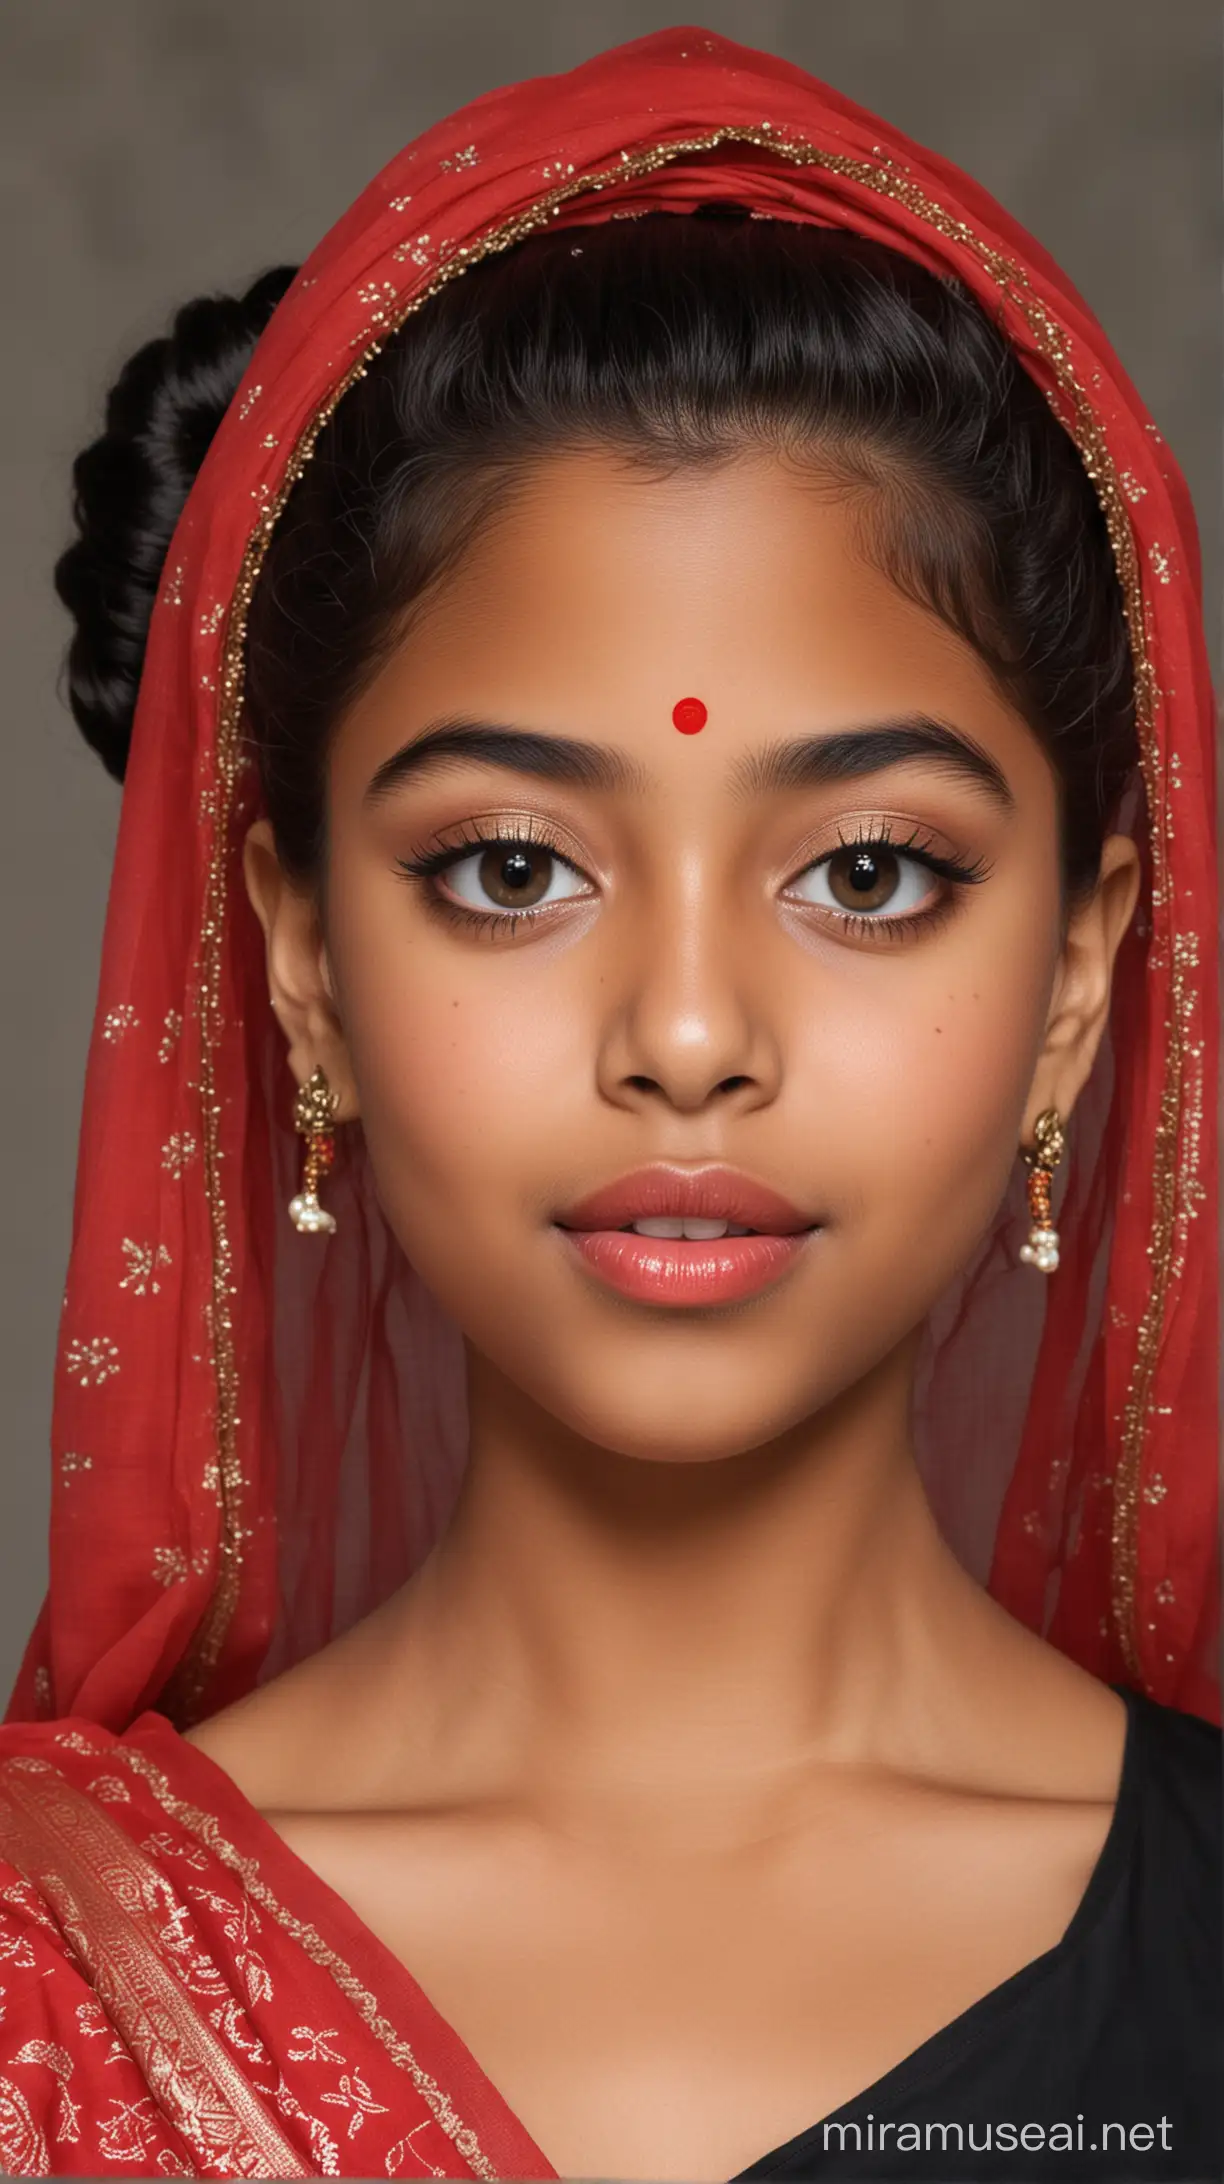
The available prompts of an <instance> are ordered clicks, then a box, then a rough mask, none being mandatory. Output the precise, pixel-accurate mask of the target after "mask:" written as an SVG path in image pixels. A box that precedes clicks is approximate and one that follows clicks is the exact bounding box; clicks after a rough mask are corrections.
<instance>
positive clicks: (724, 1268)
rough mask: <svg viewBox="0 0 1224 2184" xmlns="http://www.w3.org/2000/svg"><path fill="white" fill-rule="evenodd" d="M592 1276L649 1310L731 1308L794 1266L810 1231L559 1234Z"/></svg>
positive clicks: (572, 1231) (566, 1231)
mask: <svg viewBox="0 0 1224 2184" xmlns="http://www.w3.org/2000/svg"><path fill="white" fill-rule="evenodd" d="M561 1233H562V1235H564V1236H565V1237H566V1238H567V1240H568V1241H569V1242H570V1243H571V1244H572V1245H573V1247H574V1249H575V1251H577V1252H578V1253H579V1254H580V1255H581V1257H582V1258H583V1260H584V1261H585V1263H586V1264H587V1266H589V1267H590V1269H591V1272H592V1273H593V1274H595V1275H597V1276H598V1277H599V1280H600V1281H602V1282H606V1283H607V1285H608V1287H609V1288H610V1289H616V1290H619V1292H620V1294H621V1295H622V1296H623V1297H635V1298H638V1299H640V1300H641V1301H643V1302H645V1303H649V1304H676V1305H684V1304H688V1305H693V1304H734V1303H735V1302H736V1301H737V1299H738V1298H740V1297H751V1296H755V1294H756V1292H757V1291H758V1290H759V1289H764V1288H766V1287H767V1285H768V1284H769V1283H770V1282H773V1281H776V1280H777V1279H778V1277H779V1275H781V1274H784V1273H785V1271H786V1269H787V1268H788V1267H790V1266H793V1265H794V1263H795V1261H796V1259H797V1258H798V1257H799V1254H800V1252H801V1251H802V1249H803V1247H804V1245H805V1244H806V1242H807V1240H808V1238H809V1236H811V1235H812V1234H813V1231H812V1230H811V1229H803V1230H801V1231H800V1232H799V1234H798V1235H795V1236H765V1235H762V1236H720V1237H718V1238H717V1239H716V1240H715V1241H713V1242H711V1243H692V1242H690V1241H689V1240H688V1238H687V1237H671V1236H636V1235H634V1234H633V1233H632V1231H626V1230H624V1229H563V1230H562V1231H561Z"/></svg>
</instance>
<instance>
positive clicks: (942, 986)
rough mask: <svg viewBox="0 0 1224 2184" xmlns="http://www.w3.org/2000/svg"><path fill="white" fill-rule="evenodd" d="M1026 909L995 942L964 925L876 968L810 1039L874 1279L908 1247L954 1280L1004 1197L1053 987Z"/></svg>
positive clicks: (1047, 951) (814, 1082)
mask: <svg viewBox="0 0 1224 2184" xmlns="http://www.w3.org/2000/svg"><path fill="white" fill-rule="evenodd" d="M1031 910H1032V915H1031V916H1030V917H1029V918H1027V919H1026V918H1025V917H1023V916H1016V917H1014V918H1011V919H1008V920H1007V921H1001V920H1000V921H994V920H992V921H991V924H992V925H994V927H995V930H994V931H993V934H992V933H990V931H989V928H988V926H987V924H986V922H985V921H983V925H982V927H981V928H980V929H978V930H977V931H973V930H971V921H970V919H969V918H966V920H965V928H966V930H965V933H964V936H963V938H959V937H956V936H953V935H949V936H948V938H947V940H946V941H944V942H940V943H938V944H936V945H935V946H934V947H932V948H931V949H930V950H929V952H926V953H925V954H924V953H922V952H919V951H917V950H915V951H914V952H913V953H912V954H911V955H910V957H909V960H908V961H902V960H898V961H896V962H895V963H887V964H876V965H874V966H872V975H871V976H870V977H863V978H858V979H851V980H848V981H847V982H846V984H845V986H844V988H843V989H842V990H841V991H840V992H839V994H838V997H837V1006H836V1007H835V1008H833V1007H831V1008H830V1010H829V1012H828V1015H827V1017H826V1019H825V1021H824V1022H823V1023H821V1024H819V1025H817V1026H814V1027H813V1030H812V1033H811V1045H810V1050H809V1055H808V1058H807V1064H806V1069H805V1076H806V1080H807V1082H808V1084H809V1085H810V1086H811V1088H812V1098H813V1101H814V1102H815V1103H816V1104H817V1105H818V1108H819V1110H820V1112H821V1113H822V1114H824V1115H825V1116H826V1118H827V1128H828V1131H829V1135H830V1138H831V1139H832V1141H833V1142H834V1143H836V1144H837V1145H839V1146H840V1148H841V1173H842V1177H843V1180H844V1188H845V1193H846V1201H847V1205H846V1210H847V1215H848V1217H849V1219H850V1221H851V1222H852V1224H854V1225H856V1226H857V1227H858V1229H859V1236H860V1240H861V1243H862V1246H863V1248H864V1249H865V1250H868V1251H871V1252H872V1253H873V1254H874V1255H877V1256H878V1257H879V1260H880V1263H881V1271H882V1270H883V1262H884V1260H885V1259H886V1258H887V1256H888V1254H889V1253H890V1252H891V1254H892V1255H893V1258H894V1260H896V1259H898V1258H899V1256H900V1255H901V1254H902V1252H903V1251H906V1250H907V1248H908V1247H906V1245H905V1237H906V1236H907V1235H908V1236H909V1237H910V1240H911V1243H912V1245H913V1249H914V1252H915V1253H916V1256H917V1259H918V1260H923V1259H926V1258H927V1257H928V1255H931V1254H933V1255H934V1257H935V1258H936V1259H937V1260H938V1262H939V1264H938V1267H937V1268H935V1269H934V1273H935V1278H936V1279H937V1280H938V1281H942V1280H944V1279H946V1278H950V1276H951V1274H952V1273H953V1272H954V1271H955V1269H956V1267H957V1265H958V1264H960V1263H961V1262H963V1260H964V1258H966V1257H967V1256H968V1255H969V1254H970V1253H971V1251H972V1249H973V1248H974V1245H975V1243H976V1241H977V1239H978V1237H979V1236H980V1234H981V1233H982V1231H983V1229H984V1228H985V1226H986V1225H987V1224H988V1223H989V1221H990V1219H991V1217H992V1215H993V1213H994V1212H995V1210H996V1208H997V1206H998V1204H999V1201H1000V1199H1001V1198H1002V1196H1003V1194H1004V1192H1005V1191H1006V1188H1007V1183H1008V1179H1009V1176H1010V1174H1011V1172H1012V1169H1013V1166H1014V1163H1015V1160H1016V1158H1017V1154H1018V1150H1019V1141H1020V1133H1021V1129H1022V1123H1023V1112H1024V1107H1025V1104H1026V1101H1027V1099H1028V1096H1029V1091H1030V1088H1031V1084H1032V1078H1033V1072H1034V1069H1035V1066H1036V1062H1037V1058H1038V1055H1039V1052H1040V1049H1041V1044H1042V1039H1043V1034H1044V1029H1045V1023H1046V1015H1047V1009H1048V1004H1049V997H1050V991H1051V985H1052V980H1053V974H1054V962H1055V953H1054V950H1055V937H1054V934H1053V933H1052V932H1051V933H1049V934H1048V935H1046V936H1044V939H1043V937H1042V936H1041V934H1040V924H1039V916H1040V906H1039V905H1037V904H1033V905H1031ZM1034 935H1036V937H1034ZM900 955H901V951H900V950H899V951H898V958H900ZM919 1240H920V1242H919Z"/></svg>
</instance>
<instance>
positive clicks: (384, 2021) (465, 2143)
mask: <svg viewBox="0 0 1224 2184" xmlns="http://www.w3.org/2000/svg"><path fill="white" fill-rule="evenodd" d="M102 1756H105V1758H106V1759H107V1760H108V1762H109V1761H111V1760H116V1759H118V1760H122V1762H123V1764H124V1765H125V1766H126V1767H130V1768H131V1770H132V1773H133V1774H136V1775H139V1776H140V1778H141V1780H142V1781H143V1782H146V1783H147V1784H148V1786H149V1788H150V1790H151V1791H152V1793H153V1795H154V1797H155V1798H156V1799H157V1802H158V1804H159V1805H160V1806H161V1807H162V1809H163V1811H164V1812H167V1813H169V1814H170V1817H171V1819H173V1820H177V1821H178V1823H179V1826H180V1827H183V1828H186V1829H187V1831H188V1833H189V1834H191V1835H194V1836H195V1837H196V1838H197V1839H198V1841H200V1842H201V1843H203V1844H204V1845H205V1847H206V1848H207V1849H208V1850H210V1851H211V1852H212V1854H213V1856H214V1858H219V1859H220V1861H221V1863H222V1864H223V1865H226V1866H228V1867H229V1869H230V1871H231V1873H234V1874H236V1875H237V1877H238V1879H239V1880H240V1881H241V1882H242V1885H243V1887H244V1888H245V1890H246V1892H247V1894H248V1895H249V1896H250V1897H252V1898H253V1900H254V1901H255V1902H256V1903H257V1904H259V1906H260V1907H261V1909H262V1910H264V1911H267V1912H268V1913H269V1914H270V1916H271V1917H272V1918H274V1919H275V1920H276V1922H277V1924H278V1926H281V1927H283V1929H284V1931H285V1932H286V1933H287V1934H288V1935H290V1937H291V1938H292V1939H293V1940H294V1941H296V1942H297V1944H298V1946H299V1948H301V1949H302V1950H303V1951H304V1952H305V1954H306V1955H307V1956H308V1957H309V1958H310V1960H311V1962H312V1964H316V1965H318V1967H319V1969H320V1970H321V1971H325V1972H327V1973H328V1975H329V1976H330V1977H331V1978H332V1979H334V1981H335V1983H336V1985H337V1987H338V1988H339V1989H340V1992H341V1993H342V1994H343V1995H344V1996H345V1998H346V2000H347V2001H348V2002H350V2003H351V2004H352V2006H353V2008H354V2009H355V2010H356V2012H357V2014H358V2016H359V2017H360V2018H361V2020H362V2022H363V2023H364V2024H365V2025H366V2027H367V2028H368V2030H369V2031H370V2032H372V2033H373V2034H374V2036H375V2038H376V2039H377V2040H378V2041H380V2042H381V2044H382V2046H383V2047H384V2048H385V2049H386V2051H387V2053H388V2055H389V2056H390V2057H391V2060H392V2062H393V2063H394V2064H395V2065H396V2067H397V2068H398V2069H400V2070H404V2071H406V2072H407V2073H408V2075H409V2077H410V2078H411V2079H412V2082H413V2084H414V2086H415V2087H416V2089H417V2092H418V2093H419V2094H420V2095H421V2098H422V2099H423V2100H424V2102H425V2104H426V2106H427V2107H428V2108H429V2110H430V2113H431V2115H432V2116H433V2118H434V2121H435V2122H436V2123H437V2125H438V2126H439V2128H440V2129H441V2130H442V2131H444V2132H445V2133H446V2136H447V2137H448V2138H449V2139H450V2140H451V2141H452V2143H453V2144H454V2145H455V2146H456V2147H457V2148H458V2151H459V2152H460V2153H461V2154H462V2156H463V2159H464V2160H465V2161H466V2162H467V2164H468V2167H469V2168H470V2169H471V2170H472V2172H473V2174H474V2175H475V2176H478V2177H483V2178H487V2179H490V2180H494V2179H496V2178H497V2177H498V2175H499V2174H500V2171H499V2170H498V2169H496V2168H495V2167H494V2165H493V2163H492V2162H491V2161H490V2159H489V2157H488V2155H487V2154H486V2153H485V2152H484V2150H483V2148H482V2147H481V2144H480V2141H479V2139H478V2137H477V2135H476V2133H475V2131H474V2130H473V2129H472V2128H471V2126H470V2124H466V2123H464V2121H463V2119H462V2117H461V2116H460V2115H459V2114H458V2113H457V2111H456V2110H455V2108H454V2106H453V2104H452V2102H451V2099H450V2096H449V2094H447V2093H446V2092H444V2091H443V2089H442V2087H441V2086H440V2085H439V2084H438V2081H437V2079H436V2078H433V2077H431V2076H430V2074H429V2072H428V2071H427V2070H426V2069H425V2068H424V2067H423V2065H422V2064H421V2063H419V2062H418V2060H417V2058H416V2055H415V2054H414V2052H413V2050H412V2048H411V2046H410V2045H409V2043H408V2041H407V2040H405V2039H404V2037H403V2035H402V2034H401V2033H399V2032H397V2030H396V2028H395V2026H394V2025H393V2024H392V2023H391V2020H390V2018H389V2017H387V2016H386V2015H385V2014H384V2012H383V2010H382V2009H381V2008H380V2006H379V2003H378V1999H377V1997H376V1996H375V1995H373V1994H371V1992H370V1990H369V1988H368V1987H363V1986H362V1984H361V1981H360V1980H359V1979H358V1977H357V1975H356V1973H355V1972H354V1971H353V1970H352V1968H351V1966H350V1965H348V1964H346V1963H345V1961H344V1958H343V1957H341V1956H338V1955H337V1954H336V1951H335V1950H334V1949H331V1948H329V1947H328V1945H327V1943H326V1942H325V1941H324V1939H323V1937H322V1935H321V1934H320V1932H319V1930H318V1928H317V1927H315V1926H312V1925H311V1923H310V1921H309V1920H308V1919H299V1918H298V1917H297V1916H296V1914H295V1913H294V1912H292V1911H290V1910H289V1908H288V1906H287V1905H285V1904H283V1903H282V1902H281V1901H280V1899H279V1897H278V1896H277V1895H276V1894H275V1893H274V1891H273V1890H272V1889H271V1888H269V1886H268V1884H267V1882H266V1881H265V1880H264V1879H263V1877H262V1874H261V1873H260V1869H259V1860H258V1859H257V1858H246V1857H244V1856H243V1854H242V1852H241V1851H240V1850H238V1849H237V1848H236V1847H235V1845H234V1844H233V1843H231V1842H230V1841H229V1840H228V1839H227V1837H226V1836H225V1835H224V1833H223V1832H222V1829H221V1824H220V1822H219V1821H218V1819H217V1817H216V1815H215V1813H211V1812H206V1811H205V1810H204V1808H203V1806H201V1805H193V1804H192V1803H191V1802H190V1800H189V1799H186V1798H182V1797H178V1796H176V1794H175V1792H174V1791H173V1790H172V1789H171V1787H170V1783H169V1781H168V1779H167V1777H166V1775H165V1774H164V1773H163V1772H162V1770H161V1768H160V1767H158V1766H157V1765H156V1764H155V1763H154V1761H153V1760H151V1759H148V1758H146V1756H145V1754H144V1753H143V1752H138V1751H136V1750H134V1749H133V1747H132V1746H131V1745H128V1744H122V1743H118V1744H113V1745H111V1746H109V1747H108V1748H107V1750H106V1752H105V1754H104V1755H102ZM277 2173H278V2174H279V2173H280V2172H279V2171H278V2172H277ZM285 2173H286V2174H302V2173H303V2172H302V2171H300V2170H298V2171H286V2172H285Z"/></svg>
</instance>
